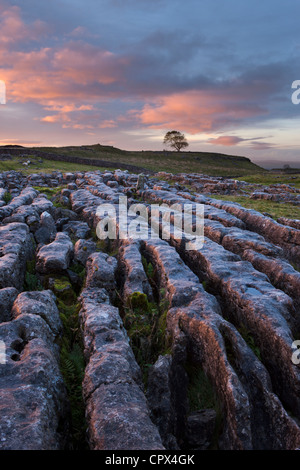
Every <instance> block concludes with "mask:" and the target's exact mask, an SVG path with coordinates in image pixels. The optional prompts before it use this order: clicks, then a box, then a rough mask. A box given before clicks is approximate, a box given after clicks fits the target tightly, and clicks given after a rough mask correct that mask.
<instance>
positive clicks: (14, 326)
mask: <svg viewBox="0 0 300 470" xmlns="http://www.w3.org/2000/svg"><path fill="white" fill-rule="evenodd" d="M158 177H159V179H158V178H151V177H143V178H142V177H140V178H139V176H138V175H131V174H129V173H128V172H126V171H121V170H116V171H115V172H112V171H107V172H104V173H103V172H101V171H98V170H97V171H89V172H85V173H83V172H76V173H61V172H54V173H53V174H51V175H47V174H43V173H41V174H35V175H30V176H28V177H27V176H24V175H21V174H20V173H17V172H14V171H11V172H4V173H2V174H1V175H0V221H1V224H0V304H1V305H0V341H3V342H4V344H5V352H6V361H5V363H4V364H2V362H1V363H0V408H1V413H2V415H1V421H0V448H3V449H61V448H65V447H66V443H67V440H68V429H67V428H68V423H69V416H68V414H67V409H68V403H67V402H68V400H67V397H66V392H65V388H64V384H63V380H62V376H61V374H60V371H59V366H58V364H59V343H60V338H61V334H62V324H61V320H60V315H59V311H58V309H57V306H56V300H55V297H54V295H53V294H52V292H51V291H50V290H42V291H39V290H34V289H41V283H44V288H45V286H46V288H47V289H48V288H49V289H51V290H52V291H54V292H56V294H57V295H58V296H59V302H58V305H59V308H62V307H61V300H62V301H65V302H66V303H67V304H68V305H65V308H67V309H68V308H69V307H70V309H71V311H72V312H73V310H74V308H75V307H76V308H77V305H76V302H77V301H76V295H78V294H79V292H80V291H81V289H82V286H85V289H84V290H83V291H82V293H81V297H80V304H81V310H80V314H79V320H80V325H81V330H82V334H83V347H84V356H85V360H86V368H85V374H84V381H83V396H84V401H85V406H86V409H85V411H86V419H87V424H88V439H89V445H90V448H91V449H99V450H102V449H103V450H104V449H111V450H123V449H124V450H138V449H149V450H150V449H151V450H154V449H157V450H163V449H164V448H167V449H182V450H184V449H189V450H196V449H207V448H211V447H213V448H215V447H217V448H220V449H274V450H275V449H276V450H278V449H298V448H300V429H299V422H300V398H299V397H300V394H299V390H300V373H299V366H297V365H296V364H294V363H293V362H292V354H293V352H294V348H293V346H292V345H293V341H294V340H295V339H297V338H298V337H299V331H300V315H299V313H300V311H299V308H300V301H299V293H298V292H299V289H300V278H299V272H298V270H297V268H299V266H300V265H299V262H300V261H299V260H300V258H299V255H300V237H299V229H300V227H299V221H297V220H293V219H287V218H280V219H278V221H277V222H275V221H274V220H273V219H272V218H271V217H269V216H268V214H266V213H264V214H261V213H259V212H256V211H253V210H249V209H245V208H243V207H242V206H241V205H239V204H236V203H232V202H228V201H225V200H218V199H213V198H212V195H213V194H222V195H223V196H224V199H225V198H226V194H240V195H241V194H242V195H243V196H245V197H252V198H253V199H266V200H274V201H278V202H289V203H293V204H295V205H297V204H299V203H300V194H299V192H300V191H299V190H297V189H296V188H295V187H293V185H281V184H278V185H270V186H265V185H252V184H249V183H246V182H242V181H237V180H233V179H226V178H222V177H214V178H212V177H209V176H207V175H199V174H181V175H172V174H167V173H161V174H159V175H158ZM162 177H163V178H164V179H165V181H163V180H162ZM142 180H143V181H142ZM31 185H35V186H41V187H45V188H47V187H51V188H55V187H58V186H60V189H59V193H58V194H56V195H55V197H54V198H52V197H51V199H52V200H53V201H60V202H61V203H62V204H64V205H65V207H64V208H62V207H59V208H55V207H54V205H53V203H52V202H51V200H49V199H48V197H47V195H46V192H45V194H43V193H42V190H41V191H40V193H39V192H38V191H36V190H34V189H33V188H32V187H31ZM7 192H9V193H10V194H11V196H12V199H11V200H10V201H9V202H8V203H6V202H5V200H8V199H9V198H6V196H5V194H6V193H7ZM120 196H123V197H124V196H128V204H129V205H130V204H131V203H137V202H139V203H140V202H141V200H143V199H144V200H145V201H146V202H147V211H148V212H147V213H148V215H150V216H151V210H150V205H149V203H156V204H161V203H165V204H166V205H171V204H179V206H180V207H181V206H183V204H186V203H189V204H193V203H199V204H203V205H204V218H205V224H204V230H205V235H206V238H205V243H204V246H203V248H201V249H198V250H186V249H185V239H183V240H179V239H176V237H174V236H171V239H170V240H168V241H164V240H161V239H152V240H151V237H150V238H149V233H150V231H149V226H148V223H147V222H143V224H142V225H143V227H144V228H146V230H145V233H144V236H142V237H140V238H141V239H138V240H132V239H125V240H119V241H116V242H114V244H113V246H112V244H111V243H107V244H106V245H105V243H104V242H103V241H102V242H101V243H96V242H95V240H94V239H88V237H91V236H92V234H94V233H95V229H96V227H97V224H98V222H99V221H100V220H101V218H102V216H101V215H100V214H97V209H98V207H99V206H101V205H103V204H106V203H110V204H112V205H113V207H114V209H115V210H116V214H118V213H119V208H118V202H119V197H120ZM133 219H134V217H133V216H130V217H129V220H128V223H129V222H132V221H133ZM164 220H165V219H164ZM173 222H174V216H171V223H173ZM159 227H160V228H161V227H162V225H161V224H160V223H158V226H157V228H159ZM116 229H117V230H116V232H117V234H120V230H121V229H120V227H119V224H118V221H116ZM123 229H124V228H122V230H123ZM96 233H97V232H96ZM34 239H35V241H36V242H37V244H38V248H37V252H36V265H34V251H35V248H36V245H35V241H34ZM76 239H78V240H77V241H76ZM71 240H72V241H73V243H75V241H76V244H75V247H73V243H72V241H71ZM100 246H101V247H105V250H106V251H107V252H110V253H112V249H114V250H115V248H117V247H118V253H117V255H116V256H110V255H108V254H107V253H103V252H99V247H100ZM114 253H115V251H114ZM73 259H74V261H75V263H73V264H71V263H72V261H73ZM84 267H86V271H85V270H84ZM25 272H26V276H25ZM85 273H86V278H85V279H84V276H85ZM24 281H25V282H24ZM22 289H26V291H24V292H22ZM64 289H66V290H64ZM136 292H140V293H142V294H144V296H143V297H142V298H143V299H144V300H145V296H146V297H147V299H148V301H149V302H151V303H148V304H147V302H145V305H149V309H151V312H150V310H149V312H148V313H150V315H156V316H154V317H153V325H151V328H148V330H149V332H148V337H145V338H143V337H142V340H143V341H144V342H145V344H147V342H148V341H151V342H152V343H151V346H155V347H159V348H160V349H159V350H158V351H157V350H155V348H154V350H155V351H156V352H155V354H154V356H153V358H152V359H151V362H152V367H150V368H148V366H149V364H148V362H147V366H146V367H144V365H143V361H141V362H140V356H139V355H140V351H136V347H135V346H134V343H133V342H132V341H133V340H132V336H131V335H132V331H133V330H134V326H135V325H133V330H132V331H130V327H128V334H127V333H126V331H125V329H124V326H123V322H122V318H121V316H122V317H123V315H124V318H125V320H124V323H125V325H126V327H127V326H128V325H127V322H126V315H127V312H128V309H129V308H132V305H130V303H128V299H130V297H131V296H132V294H134V293H136ZM114 294H115V295H116V297H114ZM116 298H117V299H118V305H119V304H121V302H122V305H121V306H120V311H119V310H118V308H116V307H115V306H113V305H112V302H113V301H114V300H115V299H116ZM71 304H72V305H71ZM145 305H144V306H145ZM156 310H157V312H156ZM148 313H147V312H144V314H143V315H144V316H143V315H142V317H141V318H139V319H138V320H143V319H144V318H145V319H146V315H147V314H148ZM131 314H132V318H133V319H134V318H135V317H137V316H138V314H139V313H138V310H137V311H133V312H131ZM75 317H76V315H75V314H74V321H75ZM62 318H64V317H63V316H62ZM151 318H152V317H151ZM64 321H65V320H64ZM78 328H79V325H78ZM150 330H151V332H150ZM73 331H78V330H77V327H76V326H74V328H73V326H72V332H73ZM145 331H147V328H145ZM65 333H66V334H68V333H70V332H65ZM156 334H157V337H156V336H155V335H156ZM143 335H144V331H143ZM163 335H164V336H163ZM129 338H131V340H130V339H129ZM163 338H164V339H165V344H163ZM143 341H141V342H140V345H141V349H142V345H143ZM131 344H132V345H133V346H134V347H133V349H132V348H131ZM2 345H3V343H1V346H2ZM157 345H159V346H157ZM2 350H3V348H2V349H1V351H2ZM133 350H134V351H135V352H136V354H137V359H136V358H135V357H134V354H133ZM2 357H3V356H1V358H2ZM137 360H138V361H139V364H141V367H142V368H143V371H142V372H143V377H145V376H147V393H146V395H145V393H144V386H143V383H142V380H141V377H142V373H141V369H140V367H139V366H138V363H137ZM191 366H192V368H191ZM193 371H200V372H201V374H202V375H201V376H202V377H205V380H207V381H208V383H209V390H210V392H209V393H210V395H211V400H212V402H213V403H214V405H212V406H213V408H210V407H209V406H207V407H206V406H205V405H204V406H202V405H201V403H202V402H201V400H200V401H199V407H198V408H195V407H193V408H191V403H190V400H189V396H190V395H189V394H190V387H191V384H192V383H193V380H194V378H195V377H196V372H193ZM194 374H195V375H194ZM2 416H3V417H4V418H3V419H2ZM220 422H221V423H222V426H221V427H218V424H217V423H220Z"/></svg>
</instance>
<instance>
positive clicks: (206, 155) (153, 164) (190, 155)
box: [0, 144, 264, 178]
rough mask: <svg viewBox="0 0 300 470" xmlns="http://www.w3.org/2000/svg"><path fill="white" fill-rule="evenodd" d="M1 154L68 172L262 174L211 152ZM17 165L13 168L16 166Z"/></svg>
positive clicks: (36, 150)
mask: <svg viewBox="0 0 300 470" xmlns="http://www.w3.org/2000/svg"><path fill="white" fill-rule="evenodd" d="M1 154H5V155H6V156H7V154H10V155H11V156H12V157H13V158H14V159H18V161H17V162H15V164H16V165H17V166H18V165H22V161H20V158H21V159H22V158H30V157H35V158H42V159H43V160H47V161H53V162H57V163H55V164H57V169H59V168H60V167H61V163H60V162H65V163H68V165H69V166H70V171H72V170H73V171H74V170H76V169H77V168H79V166H81V167H82V165H84V166H91V167H93V168H94V169H96V168H98V167H101V168H111V169H112V168H121V169H128V170H129V171H131V172H135V173H136V172H142V171H143V172H149V173H156V172H158V171H167V172H172V173H205V174H207V175H211V176H225V177H233V178H237V177H242V176H245V175H249V174H257V173H261V172H263V171H264V170H263V168H261V167H260V166H258V165H256V164H254V163H253V162H251V160H250V159H249V158H246V157H240V156H233V155H225V154H221V153H210V152H175V151H148V150H147V151H144V150H141V151H128V150H121V149H118V148H116V147H112V146H105V145H100V144H96V145H85V146H83V145H82V146H78V147H74V146H69V147H32V148H28V147H27V148H26V147H21V148H20V146H5V147H2V148H1V147H0V157H1ZM17 166H16V167H17Z"/></svg>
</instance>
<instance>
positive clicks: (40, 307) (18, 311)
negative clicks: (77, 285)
mask: <svg viewBox="0 0 300 470" xmlns="http://www.w3.org/2000/svg"><path fill="white" fill-rule="evenodd" d="M11 313H12V317H13V318H18V317H19V316H20V315H23V314H31V315H39V316H40V317H41V318H43V319H44V320H45V322H46V323H47V324H48V325H49V327H50V329H51V330H52V332H53V333H54V334H55V336H57V335H59V333H61V331H62V323H61V320H60V317H59V311H58V308H57V306H56V303H55V295H54V294H53V292H52V291H51V290H44V291H41V292H38V291H36V292H22V294H19V295H18V297H17V299H16V300H15V302H14V304H13V307H12V312H11Z"/></svg>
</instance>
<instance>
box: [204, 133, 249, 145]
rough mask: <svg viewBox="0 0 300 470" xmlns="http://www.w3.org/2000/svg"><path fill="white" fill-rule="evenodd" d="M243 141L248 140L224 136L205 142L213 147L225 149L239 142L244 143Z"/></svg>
mask: <svg viewBox="0 0 300 470" xmlns="http://www.w3.org/2000/svg"><path fill="white" fill-rule="evenodd" d="M245 140H248V139H242V138H241V137H236V136H233V135H224V136H221V137H216V138H211V139H208V141H207V142H208V143H209V144H213V145H223V146H225V147H232V146H234V145H237V144H239V143H240V142H244V141H245Z"/></svg>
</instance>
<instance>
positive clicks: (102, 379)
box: [80, 289, 163, 450]
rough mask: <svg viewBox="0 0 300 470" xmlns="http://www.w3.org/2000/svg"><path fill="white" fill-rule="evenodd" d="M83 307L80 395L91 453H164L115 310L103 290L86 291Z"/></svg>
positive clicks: (138, 374) (82, 300)
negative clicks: (83, 367) (84, 362)
mask: <svg viewBox="0 0 300 470" xmlns="http://www.w3.org/2000/svg"><path fill="white" fill-rule="evenodd" d="M81 302H82V310H81V311H80V316H81V322H82V328H83V334H84V346H85V354H86V358H87V361H88V365H87V369H86V373H85V378H84V383H83V390H84V396H85V400H86V405H87V408H86V415H87V421H88V426H89V428H88V430H89V442H90V447H91V449H95V450H137V449H141V450H147V449H148V450H150V449H158V450H159V449H163V446H162V443H161V439H160V436H159V433H158V431H157V429H156V428H155V426H154V425H153V423H152V422H151V420H150V417H149V409H148V405H147V402H146V399H145V396H144V394H143V392H142V390H141V381H140V378H141V373H140V370H139V367H138V365H137V364H136V362H135V359H134V356H133V353H132V350H131V349H130V347H129V340H128V337H127V334H126V332H125V331H124V328H123V327H122V321H121V318H120V316H119V313H118V309H117V308H115V307H113V306H111V305H110V304H109V303H108V295H107V293H106V291H105V290H104V289H85V290H84V291H83V293H82V295H81Z"/></svg>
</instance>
